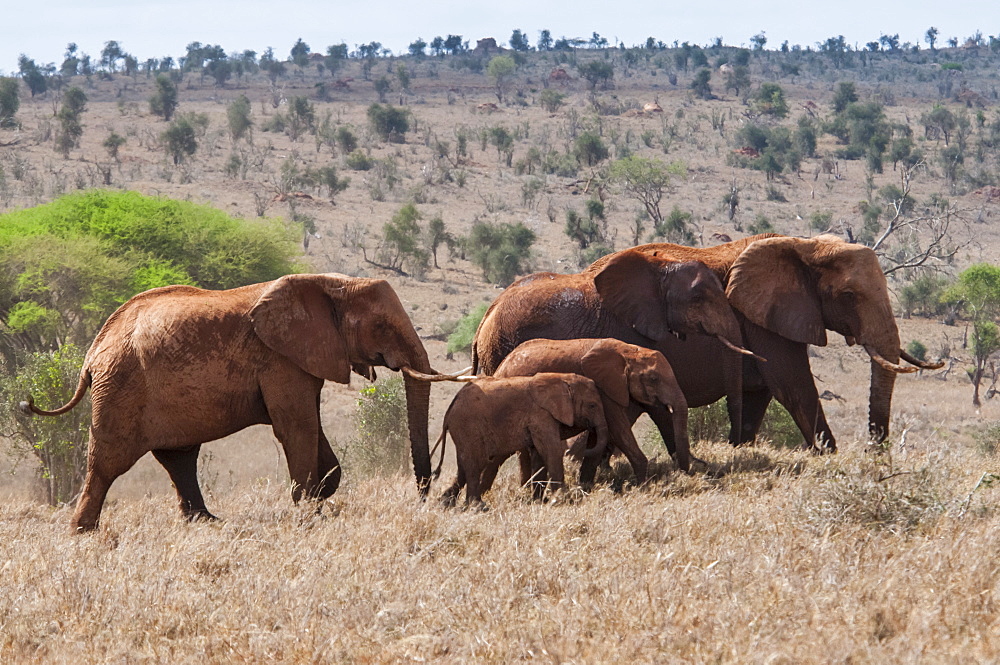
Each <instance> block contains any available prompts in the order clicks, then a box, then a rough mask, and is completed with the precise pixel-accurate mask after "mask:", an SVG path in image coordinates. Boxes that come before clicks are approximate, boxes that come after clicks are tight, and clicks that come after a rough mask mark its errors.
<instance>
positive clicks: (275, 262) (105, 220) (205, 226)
mask: <svg viewBox="0 0 1000 665" xmlns="http://www.w3.org/2000/svg"><path fill="white" fill-rule="evenodd" d="M300 237H301V236H300V235H299V232H298V231H297V229H295V228H293V227H288V226H286V225H285V224H283V223H282V222H280V221H277V220H263V221H260V222H248V221H245V220H242V219H236V218H233V217H230V216H229V215H227V214H226V213H225V212H223V211H221V210H216V209H214V208H211V207H209V206H202V205H196V204H194V203H190V202H186V201H174V200H170V199H159V198H154V197H148V196H143V195H141V194H138V193H136V192H115V191H105V190H94V191H88V192H80V193H76V194H70V195H67V196H64V197H62V198H59V199H57V200H55V201H53V202H52V203H48V204H46V205H42V206H37V207H34V208H28V209H24V210H17V211H14V212H10V213H7V214H5V215H0V318H2V319H3V320H4V322H6V323H7V324H8V326H9V320H8V319H9V317H10V316H11V315H12V314H15V315H17V316H16V318H18V319H19V321H18V324H19V325H21V326H26V327H25V328H23V329H22V333H18V334H13V333H12V332H11V331H8V330H0V352H3V353H7V350H9V348H10V347H11V346H13V347H14V348H22V349H27V350H29V351H39V350H51V349H54V348H55V347H56V346H57V345H58V342H59V341H73V342H76V343H78V344H81V345H85V344H88V343H89V342H90V339H91V338H92V336H93V335H94V333H96V331H97V329H98V327H99V326H100V325H101V324H102V323H103V322H104V320H105V319H106V318H107V317H108V315H110V314H111V312H112V311H114V309H115V308H116V307H118V306H119V305H120V304H121V303H123V302H124V301H125V300H127V299H128V298H129V297H131V296H132V295H134V294H135V293H137V292H139V291H143V290H145V289H149V288H153V287H156V286H164V285H167V284H191V285H195V286H202V287H205V288H214V289H225V288H232V287H236V286H242V285H244V284H252V283H254V282H262V281H266V280H269V279H275V278H277V277H280V276H281V275H284V274H287V273H289V272H296V271H297V269H298V266H297V264H296V263H295V260H294V259H295V257H297V256H299V254H300V250H299V247H298V243H297V240H298V239H299V238H300ZM49 313H58V314H56V315H53V316H49Z"/></svg>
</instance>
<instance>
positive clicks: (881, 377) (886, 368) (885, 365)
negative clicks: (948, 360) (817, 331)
mask: <svg viewBox="0 0 1000 665" xmlns="http://www.w3.org/2000/svg"><path fill="white" fill-rule="evenodd" d="M890 316H891V314H890ZM890 320H891V319H890ZM894 324H895V322H894V321H893V325H892V326H891V327H890V329H889V330H888V332H887V333H885V334H882V335H879V336H878V337H877V342H875V343H869V342H868V341H867V339H866V338H868V339H871V338H870V337H868V336H867V335H864V336H862V337H861V339H863V340H865V342H863V346H864V349H865V351H867V352H868V355H869V356H871V389H870V393H869V398H868V434H869V437H870V439H871V441H872V442H874V443H881V442H882V441H885V438H886V437H887V436H889V412H890V409H891V407H892V391H893V388H894V386H895V384H896V375H897V374H900V373H903V372H908V371H915V370H916V368H911V367H905V366H902V365H899V358H900V348H899V333H898V332H897V331H896V326H895V325H894Z"/></svg>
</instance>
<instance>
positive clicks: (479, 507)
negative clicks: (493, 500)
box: [465, 499, 490, 513]
mask: <svg viewBox="0 0 1000 665" xmlns="http://www.w3.org/2000/svg"><path fill="white" fill-rule="evenodd" d="M465 509H466V510H469V511H472V512H474V513H487V512H489V510H490V507H489V506H488V505H486V502H484V501H483V500H482V499H473V500H472V501H469V502H468V503H466V504H465Z"/></svg>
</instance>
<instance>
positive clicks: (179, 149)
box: [160, 115, 198, 164]
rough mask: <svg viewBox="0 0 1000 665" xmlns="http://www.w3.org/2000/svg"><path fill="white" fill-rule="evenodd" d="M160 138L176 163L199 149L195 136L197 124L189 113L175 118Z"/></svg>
mask: <svg viewBox="0 0 1000 665" xmlns="http://www.w3.org/2000/svg"><path fill="white" fill-rule="evenodd" d="M160 140H161V141H163V145H164V147H165V148H166V150H167V154H168V155H170V157H171V159H173V161H174V164H180V163H182V162H183V161H184V160H185V159H187V158H188V157H190V156H191V155H193V154H194V153H195V151H196V150H197V149H198V139H197V138H196V136H195V124H194V123H193V122H192V118H190V117H188V116H187V115H179V116H177V117H176V118H174V121H173V122H172V123H170V126H169V127H167V129H166V130H165V131H164V132H163V133H162V134H161V135H160Z"/></svg>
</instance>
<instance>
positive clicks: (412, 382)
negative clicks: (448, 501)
mask: <svg viewBox="0 0 1000 665" xmlns="http://www.w3.org/2000/svg"><path fill="white" fill-rule="evenodd" d="M420 369H421V371H424V370H429V369H430V367H429V366H427V367H421V368H420ZM403 383H404V386H405V388H406V419H407V425H409V430H410V453H411V454H412V455H413V474H414V475H415V476H416V479H417V489H418V490H419V491H420V496H421V497H426V496H427V491H428V490H429V489H430V484H431V454H430V446H429V445H428V439H427V412H428V410H429V408H430V401H431V384H430V383H427V382H426V381H419V380H416V379H413V378H411V377H410V376H409V375H404V377H403Z"/></svg>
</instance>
